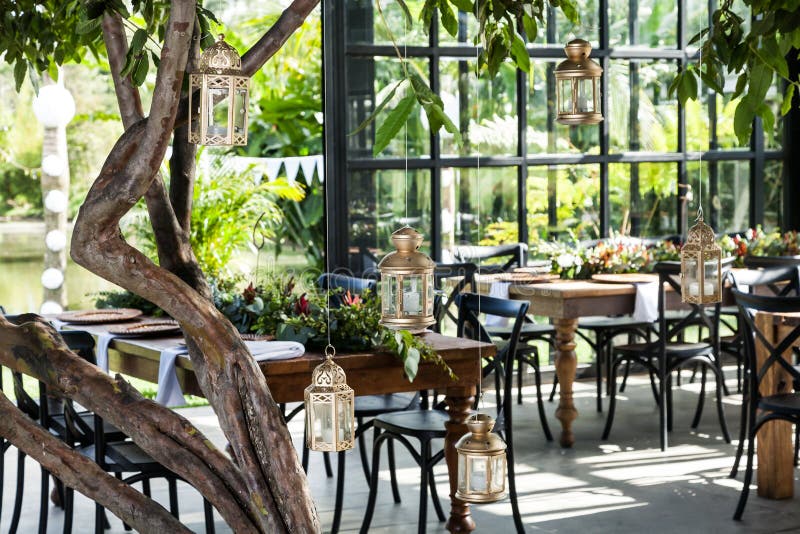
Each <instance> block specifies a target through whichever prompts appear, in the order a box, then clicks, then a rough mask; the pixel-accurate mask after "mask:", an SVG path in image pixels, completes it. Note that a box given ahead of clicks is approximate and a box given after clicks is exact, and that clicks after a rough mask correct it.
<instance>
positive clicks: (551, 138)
mask: <svg viewBox="0 0 800 534" xmlns="http://www.w3.org/2000/svg"><path fill="white" fill-rule="evenodd" d="M556 65H557V63H556V62H552V61H543V60H534V61H531V69H532V72H531V74H530V77H529V80H530V90H529V91H528V104H527V109H528V132H527V138H528V153H529V154H557V153H573V154H599V153H600V128H599V127H598V126H596V125H584V126H565V125H563V124H559V123H557V122H556V113H557V109H556V79H555V74H554V72H555V67H556ZM565 83H566V84H567V85H566V92H567V94H571V92H572V89H571V86H570V82H569V81H566V82H565ZM562 109H566V110H568V111H569V110H571V109H572V102H571V101H570V102H568V103H567V105H566V108H562Z"/></svg>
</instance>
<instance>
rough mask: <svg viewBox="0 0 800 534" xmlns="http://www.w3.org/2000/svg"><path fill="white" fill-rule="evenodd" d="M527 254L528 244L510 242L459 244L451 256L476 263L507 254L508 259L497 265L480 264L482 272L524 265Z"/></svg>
mask: <svg viewBox="0 0 800 534" xmlns="http://www.w3.org/2000/svg"><path fill="white" fill-rule="evenodd" d="M527 255H528V245H527V244H526V243H511V244H508V245H494V246H482V245H481V246H478V245H461V246H458V247H456V248H455V250H453V256H454V257H455V259H456V260H458V261H460V262H470V263H477V260H487V259H489V258H504V257H506V256H508V260H506V262H505V263H503V264H501V265H499V266H495V265H485V266H482V268H481V271H482V272H506V271H510V270H511V269H512V268H514V267H524V266H525V262H526V261H527Z"/></svg>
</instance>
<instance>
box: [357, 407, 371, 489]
mask: <svg viewBox="0 0 800 534" xmlns="http://www.w3.org/2000/svg"><path fill="white" fill-rule="evenodd" d="M357 419H358V420H357V421H356V422H357V423H358V426H357V427H356V428H357V429H358V431H357V434H358V453H359V456H360V457H361V469H363V470H364V479H365V480H366V481H367V482H369V458H368V457H367V439H366V438H365V437H364V433H365V431H366V430H367V429H368V428H369V427H365V426H364V418H363V417H358V418H357ZM369 426H372V424H371V423H370V424H369Z"/></svg>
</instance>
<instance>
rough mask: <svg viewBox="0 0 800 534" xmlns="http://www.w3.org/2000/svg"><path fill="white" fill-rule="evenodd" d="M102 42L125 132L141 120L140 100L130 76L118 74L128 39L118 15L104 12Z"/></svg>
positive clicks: (123, 62) (123, 63)
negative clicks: (104, 46) (106, 53)
mask: <svg viewBox="0 0 800 534" xmlns="http://www.w3.org/2000/svg"><path fill="white" fill-rule="evenodd" d="M102 29H103V41H104V42H105V44H106V51H107V52H108V64H109V66H110V67H111V78H112V80H113V81H114V91H115V92H116V94H117V104H118V105H119V113H120V116H121V117H122V125H123V126H124V127H125V129H126V130H127V129H128V128H130V127H131V126H132V125H133V124H135V123H136V122H138V121H140V120H142V118H143V117H144V112H143V111H142V99H141V96H140V95H139V89H138V88H137V87H136V86H134V85H133V83H132V82H131V79H130V76H125V77H122V76H120V72H121V71H122V68H123V67H124V65H125V57H126V56H127V54H128V39H127V37H126V36H125V27H124V26H123V25H122V17H121V16H120V15H119V13H116V12H114V13H113V14H112V13H109V12H108V11H106V13H105V15H103V22H102Z"/></svg>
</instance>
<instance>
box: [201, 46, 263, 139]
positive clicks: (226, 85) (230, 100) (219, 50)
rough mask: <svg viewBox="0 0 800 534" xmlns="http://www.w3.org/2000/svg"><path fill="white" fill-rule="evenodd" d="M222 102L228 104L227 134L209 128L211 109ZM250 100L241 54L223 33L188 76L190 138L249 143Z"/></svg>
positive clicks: (212, 110) (248, 85) (248, 80)
mask: <svg viewBox="0 0 800 534" xmlns="http://www.w3.org/2000/svg"><path fill="white" fill-rule="evenodd" d="M195 95H197V97H195ZM215 95H216V96H215ZM211 99H215V100H216V101H215V102H214V101H212V100H211ZM222 102H227V106H228V110H227V122H226V123H225V124H226V129H225V135H221V134H220V133H218V132H214V131H212V130H210V125H209V113H211V114H212V115H213V114H214V109H213V108H214V106H215V105H216V104H219V103H222ZM249 102H250V78H249V77H247V76H244V75H243V74H242V58H241V57H240V56H239V53H238V52H237V51H236V49H235V48H233V47H232V46H231V45H229V44H228V43H226V42H225V36H224V35H223V34H220V35H219V37H218V40H217V42H216V43H214V44H213V45H212V46H210V47H209V48H207V49H206V50H205V51H204V52H203V54H202V55H201V56H200V60H199V62H198V68H197V72H193V73H191V74H190V76H189V114H190V116H189V142H190V143H195V144H199V145H206V146H219V145H246V144H247V108H248V105H249ZM238 115H241V117H239V116H238ZM237 129H239V130H241V131H237Z"/></svg>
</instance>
